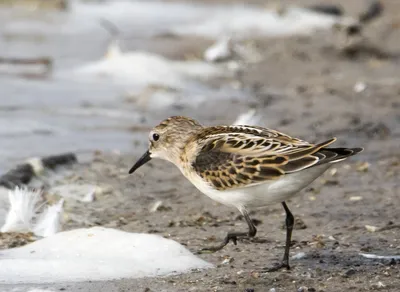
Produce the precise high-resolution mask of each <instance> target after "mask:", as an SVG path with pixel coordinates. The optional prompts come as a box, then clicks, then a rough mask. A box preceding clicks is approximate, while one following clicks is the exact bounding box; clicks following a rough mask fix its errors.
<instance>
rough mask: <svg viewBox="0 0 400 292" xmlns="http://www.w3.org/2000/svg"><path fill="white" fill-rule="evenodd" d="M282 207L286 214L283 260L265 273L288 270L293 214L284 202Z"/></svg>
mask: <svg viewBox="0 0 400 292" xmlns="http://www.w3.org/2000/svg"><path fill="white" fill-rule="evenodd" d="M282 206H283V208H284V209H285V212H286V221H285V222H286V244H285V253H284V254H283V259H282V262H281V263H280V264H277V265H275V266H273V267H272V268H269V269H266V271H267V272H275V271H278V270H280V269H282V268H286V269H288V270H290V266H289V251H290V243H291V241H292V231H293V225H294V217H293V214H292V213H291V212H290V210H289V208H288V206H287V205H286V203H285V202H282Z"/></svg>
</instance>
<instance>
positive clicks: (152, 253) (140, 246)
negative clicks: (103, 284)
mask: <svg viewBox="0 0 400 292" xmlns="http://www.w3.org/2000/svg"><path fill="white" fill-rule="evenodd" d="M211 267H212V265H211V264H209V263H207V262H205V261H203V260H202V259H200V258H198V257H197V256H195V255H193V254H192V253H190V251H188V250H187V249H186V248H185V247H184V246H182V245H180V244H179V243H177V242H176V241H173V240H170V239H166V238H164V237H162V236H159V235H154V234H142V233H129V232H124V231H119V230H115V229H109V228H103V227H93V228H89V229H76V230H71V231H66V232H60V233H57V234H56V235H54V236H51V237H47V238H44V239H41V240H39V241H36V242H34V243H31V244H28V245H26V246H23V247H20V248H14V249H9V250H2V251H1V265H0V283H11V284H12V283H56V282H66V281H89V280H91V281H101V280H112V279H120V278H141V277H156V276H164V275H169V274H176V273H185V272H190V271H191V270H192V269H204V268H211Z"/></svg>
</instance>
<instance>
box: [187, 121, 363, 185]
mask: <svg viewBox="0 0 400 292" xmlns="http://www.w3.org/2000/svg"><path fill="white" fill-rule="evenodd" d="M335 140H336V139H331V140H328V141H326V142H323V143H320V144H316V145H315V144H311V143H308V142H305V141H302V140H300V139H297V138H291V137H290V136H288V135H285V134H283V133H280V132H278V131H275V130H270V129H266V128H261V127H250V126H218V127H208V128H203V129H202V130H201V131H199V132H197V133H196V134H195V135H193V136H192V137H191V138H190V140H189V142H188V144H187V146H186V147H185V149H184V150H186V149H188V148H193V147H195V145H193V144H196V145H201V147H198V150H197V152H195V153H192V154H191V155H189V156H191V157H189V158H188V159H187V160H189V161H192V164H191V165H192V167H193V170H194V171H196V172H197V173H198V174H199V175H200V177H201V178H202V179H204V180H205V181H207V182H209V183H210V184H211V185H212V186H213V187H214V188H216V189H218V190H226V189H231V188H237V187H247V186H251V185H254V184H259V183H262V182H264V181H268V180H274V179H278V178H279V177H281V176H282V175H285V174H289V173H293V172H296V171H300V170H303V169H306V168H309V167H312V166H315V165H320V164H323V163H327V162H333V161H336V160H340V159H344V158H346V157H347V156H351V155H353V154H355V153H358V152H359V151H360V149H341V148H339V149H338V148H336V149H328V148H326V146H328V145H329V144H331V143H333V142H334V141H335ZM187 153H190V151H188V152H187ZM183 156H184V155H183Z"/></svg>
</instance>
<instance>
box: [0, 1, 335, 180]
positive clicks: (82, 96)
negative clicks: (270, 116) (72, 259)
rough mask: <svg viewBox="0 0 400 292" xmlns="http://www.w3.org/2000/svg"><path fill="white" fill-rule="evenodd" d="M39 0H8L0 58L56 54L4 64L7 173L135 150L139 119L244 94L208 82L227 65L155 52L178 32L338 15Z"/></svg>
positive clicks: (2, 158)
mask: <svg viewBox="0 0 400 292" xmlns="http://www.w3.org/2000/svg"><path fill="white" fill-rule="evenodd" d="M28 2H29V1H28ZM39 2H40V1H39ZM44 2H46V1H44ZM48 2H50V1H48ZM15 3H18V1H17V2H15ZM35 3H36V2H34V1H33V4H29V5H21V6H19V5H13V7H10V6H7V5H5V6H4V5H3V6H2V7H1V8H0V32H1V35H0V48H1V50H0V57H1V58H2V59H7V58H14V59H15V58H17V59H31V60H32V59H36V58H48V59H49V60H51V62H52V66H51V67H52V68H51V70H49V71H48V72H44V71H46V65H45V64H36V65H35V64H33V65H15V64H8V65H7V64H5V63H0V88H1V89H0V141H1V143H0V172H4V171H5V170H7V169H8V168H9V167H10V166H11V165H14V164H15V163H16V162H19V161H21V160H23V159H26V158H29V157H31V156H42V155H51V154H56V153H61V152H66V151H73V152H78V153H85V152H90V151H93V150H96V149H99V150H104V151H113V150H118V151H127V150H129V149H131V148H132V147H133V143H132V141H133V140H132V139H133V138H134V135H135V132H133V131H131V126H132V125H141V124H145V125H153V124H155V123H157V122H158V121H159V120H160V119H162V118H165V116H168V115H171V114H174V113H176V112H177V111H176V109H179V108H181V107H189V108H190V107H196V106H198V105H199V104H201V103H204V102H206V100H207V99H215V98H232V97H240V96H242V97H245V96H246V94H245V92H243V91H240V90H239V89H237V88H235V87H233V86H231V85H230V84H229V83H225V84H224V83H223V82H220V83H219V85H218V86H211V85H210V83H212V82H210V81H212V79H214V78H216V77H217V76H219V77H220V76H221V75H224V74H225V71H226V70H224V69H222V68H221V67H220V66H217V65H214V64H206V63H205V62H202V61H201V60H190V59H188V58H186V59H184V58H183V59H182V60H169V59H166V58H164V57H162V56H161V55H159V54H155V53H154V52H158V53H160V54H162V53H163V52H168V51H171V50H174V49H176V48H175V47H174V46H175V43H174V42H173V41H172V42H171V39H174V38H178V37H179V38H181V39H185V38H190V37H192V36H196V37H197V38H199V39H204V40H207V41H210V42H213V41H215V40H217V39H219V38H221V37H224V36H231V37H234V38H237V39H240V38H246V37H249V36H250V35H257V34H260V35H267V36H268V35H271V36H275V35H290V34H297V33H305V34H307V33H310V32H312V31H313V30H314V29H315V28H327V27H329V26H331V25H332V23H333V21H334V19H333V18H332V17H330V16H321V15H317V14H312V13H311V12H307V11H305V10H302V9H300V8H293V9H291V10H290V11H288V13H286V14H285V17H283V18H282V17H280V16H279V15H278V14H277V13H276V11H272V10H268V9H260V8H252V7H250V6H240V5H229V6H228V5H226V6H224V5H200V4H195V3H173V2H158V1H109V2H106V1H100V2H99V1H97V2H87V1H85V2H81V1H71V2H70V3H69V7H68V9H66V10H58V9H38V8H37V4H35ZM35 5H36V6H35ZM107 25H108V28H107ZM113 26H115V27H117V28H118V32H115V31H114V32H112V30H113ZM110 31H111V32H110ZM188 41H190V40H188ZM47 69H50V68H47ZM214 83H215V82H214ZM146 92H150V93H149V94H146ZM143 95H144V96H145V97H144V98H145V99H146V100H145V102H143V98H140V96H142V97H143ZM148 96H151V98H150V100H149V98H148ZM144 104H145V105H144ZM140 135H143V133H140Z"/></svg>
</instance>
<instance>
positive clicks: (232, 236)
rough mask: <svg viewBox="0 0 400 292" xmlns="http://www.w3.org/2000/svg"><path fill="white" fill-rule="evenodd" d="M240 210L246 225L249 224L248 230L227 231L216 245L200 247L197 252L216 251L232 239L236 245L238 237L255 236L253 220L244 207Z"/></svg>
mask: <svg viewBox="0 0 400 292" xmlns="http://www.w3.org/2000/svg"><path fill="white" fill-rule="evenodd" d="M240 212H241V213H242V214H243V217H244V219H246V222H247V225H248V226H249V231H248V232H235V231H231V232H228V234H227V235H226V237H225V238H224V240H223V241H222V243H221V244H219V245H217V246H211V247H206V248H202V249H201V250H200V251H199V253H208V252H209V253H211V252H216V251H218V250H221V249H222V248H224V246H225V245H227V244H228V243H229V241H232V242H233V243H234V244H235V245H236V244H237V238H238V237H254V236H256V233H257V228H256V227H255V226H254V224H253V221H251V219H250V216H249V214H248V213H247V211H246V210H244V209H242V210H240Z"/></svg>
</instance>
